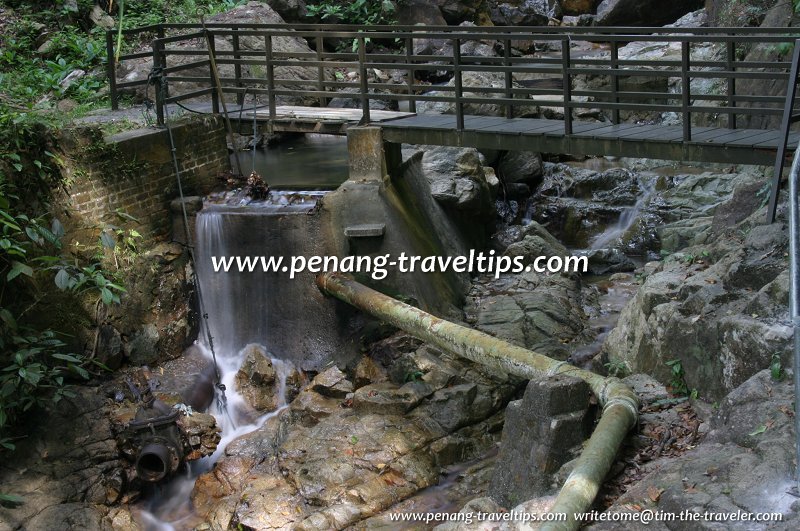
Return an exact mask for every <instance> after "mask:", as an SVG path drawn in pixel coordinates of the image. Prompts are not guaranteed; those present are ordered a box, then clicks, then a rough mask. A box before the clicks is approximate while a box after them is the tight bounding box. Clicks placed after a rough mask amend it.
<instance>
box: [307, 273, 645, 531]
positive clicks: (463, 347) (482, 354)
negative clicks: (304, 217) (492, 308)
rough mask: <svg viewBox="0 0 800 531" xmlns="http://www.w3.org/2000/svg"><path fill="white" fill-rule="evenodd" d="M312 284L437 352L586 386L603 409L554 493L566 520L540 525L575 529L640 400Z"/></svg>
mask: <svg viewBox="0 0 800 531" xmlns="http://www.w3.org/2000/svg"><path fill="white" fill-rule="evenodd" d="M317 286H319V288H320V289H321V290H322V292H323V293H326V294H328V295H332V296H333V297H336V298H337V299H339V300H341V301H344V302H346V303H348V304H351V305H353V306H355V307H356V308H358V309H360V310H362V311H364V312H366V313H368V314H370V315H372V316H374V317H377V318H379V319H381V320H382V321H384V322H387V323H389V324H391V325H393V326H396V327H397V328H400V329H402V330H405V331H406V332H408V333H410V334H412V335H414V336H416V337H418V338H419V339H422V340H424V341H427V342H428V343H430V344H432V345H436V346H437V347H439V348H442V349H444V350H447V351H449V352H452V353H454V354H457V355H459V356H462V357H464V358H467V359H469V360H472V361H474V362H476V363H480V364H482V365H486V366H488V367H491V368H494V369H497V370H499V371H503V372H507V373H511V374H514V375H516V376H520V377H522V378H527V379H543V378H550V377H552V376H555V375H557V374H567V375H569V376H575V377H577V378H580V379H581V380H583V381H585V382H586V383H588V384H589V386H590V387H591V389H592V392H593V393H594V394H595V396H596V397H597V399H598V401H599V403H600V404H601V405H602V406H603V415H602V417H601V419H600V422H599V423H598V425H597V427H596V428H595V430H594V433H592V436H591V437H590V438H589V441H588V442H587V444H586V446H585V448H584V451H583V452H582V453H581V456H580V457H579V458H578V462H577V463H576V465H575V468H574V469H573V471H572V473H571V474H570V475H569V477H568V478H567V481H566V482H565V483H564V486H563V487H562V489H561V491H560V492H559V494H558V497H557V499H556V502H555V505H554V506H553V508H552V509H551V512H553V513H563V514H566V516H567V521H566V522H554V523H547V524H545V525H544V526H543V527H542V529H548V530H555V529H558V530H562V529H577V528H578V522H577V521H576V519H575V515H574V513H577V512H583V511H586V510H588V509H589V507H590V506H591V504H592V501H594V498H595V496H596V495H597V492H598V490H599V489H600V485H601V484H602V483H603V480H604V479H605V476H606V474H607V473H608V471H609V469H610V468H611V464H612V463H613V461H614V457H615V456H616V454H617V451H618V450H619V447H620V444H621V443H622V440H623V439H624V438H625V435H626V434H627V433H628V430H630V429H631V428H632V427H633V426H635V425H636V422H637V419H638V411H639V401H638V399H637V398H636V394H635V393H634V392H633V391H632V390H631V388H630V387H628V386H627V385H625V384H623V383H622V382H621V381H620V380H619V379H618V378H604V377H602V376H600V375H598V374H595V373H593V372H589V371H586V370H583V369H579V368H578V367H575V366H573V365H570V364H568V363H567V362H564V361H557V360H554V359H552V358H548V357H547V356H543V355H542V354H538V353H536V352H533V351H531V350H528V349H525V348H522V347H519V346H516V345H512V344H511V343H508V342H506V341H502V340H500V339H497V338H495V337H492V336H490V335H488V334H485V333H483V332H480V331H478V330H473V329H472V328H467V327H465V326H461V325H458V324H455V323H451V322H450V321H446V320H444V319H440V318H438V317H436V316H434V315H431V314H429V313H427V312H424V311H422V310H420V309H419V308H415V307H413V306H410V305H408V304H405V303H402V302H400V301H397V300H395V299H392V298H391V297H388V296H386V295H383V294H382V293H379V292H377V291H375V290H373V289H370V288H368V287H366V286H364V285H363V284H360V283H358V282H356V281H355V280H352V279H350V278H348V277H346V276H343V275H341V274H338V273H323V274H321V275H318V276H317Z"/></svg>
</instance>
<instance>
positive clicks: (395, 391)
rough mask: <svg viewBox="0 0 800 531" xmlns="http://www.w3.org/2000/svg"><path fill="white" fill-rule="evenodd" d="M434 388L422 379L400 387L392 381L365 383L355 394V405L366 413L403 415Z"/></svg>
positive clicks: (358, 409) (357, 409)
mask: <svg viewBox="0 0 800 531" xmlns="http://www.w3.org/2000/svg"><path fill="white" fill-rule="evenodd" d="M433 391H434V389H431V387H430V386H429V385H427V384H426V383H424V382H420V381H411V382H408V383H406V384H404V385H402V386H400V387H398V386H397V385H395V384H393V383H390V382H383V383H377V384H370V385H365V386H364V387H361V388H359V389H358V390H357V391H356V392H355V394H354V395H353V407H354V408H355V409H356V411H359V412H364V413H377V414H381V415H403V414H405V413H406V412H408V411H410V410H411V409H413V408H414V407H416V406H417V404H419V403H420V402H421V401H422V400H423V399H424V398H425V397H427V396H429V395H430V394H432V393H433Z"/></svg>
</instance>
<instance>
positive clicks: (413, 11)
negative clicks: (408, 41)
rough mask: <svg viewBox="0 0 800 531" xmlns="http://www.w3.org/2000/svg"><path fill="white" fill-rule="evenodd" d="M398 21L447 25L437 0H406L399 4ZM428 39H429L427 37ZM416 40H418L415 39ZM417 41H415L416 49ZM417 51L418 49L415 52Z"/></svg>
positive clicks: (410, 24) (412, 24) (403, 23)
mask: <svg viewBox="0 0 800 531" xmlns="http://www.w3.org/2000/svg"><path fill="white" fill-rule="evenodd" d="M397 23H398V24H400V25H403V26H414V25H417V24H419V25H421V26H447V21H446V20H445V19H444V17H443V16H442V12H441V10H440V9H439V7H438V6H437V5H436V2H427V1H424V0H406V1H404V2H400V4H399V5H398V6H397ZM425 40H427V39H425ZM415 41H416V40H415ZM416 46H417V43H416V42H415V43H414V47H415V50H416ZM414 53H416V51H415V52H414Z"/></svg>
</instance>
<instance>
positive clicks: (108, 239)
mask: <svg viewBox="0 0 800 531" xmlns="http://www.w3.org/2000/svg"><path fill="white" fill-rule="evenodd" d="M100 243H101V244H102V245H103V247H106V248H108V249H113V248H114V247H116V246H117V240H116V239H114V236H113V235H112V234H111V233H110V232H105V231H104V232H101V233H100Z"/></svg>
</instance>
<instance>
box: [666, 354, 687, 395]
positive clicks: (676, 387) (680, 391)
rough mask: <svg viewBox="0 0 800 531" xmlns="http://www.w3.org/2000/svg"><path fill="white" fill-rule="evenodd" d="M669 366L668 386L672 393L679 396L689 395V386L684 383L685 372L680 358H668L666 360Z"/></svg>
mask: <svg viewBox="0 0 800 531" xmlns="http://www.w3.org/2000/svg"><path fill="white" fill-rule="evenodd" d="M667 366H668V367H669V368H670V373H671V377H670V381H669V386H670V388H671V389H672V394H674V395H679V396H689V386H688V385H687V383H686V373H685V372H684V371H683V364H682V363H681V360H670V361H668V362H667Z"/></svg>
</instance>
